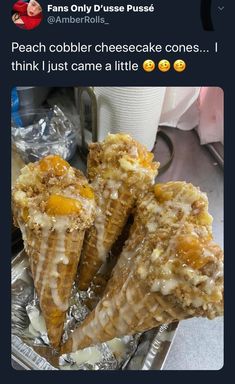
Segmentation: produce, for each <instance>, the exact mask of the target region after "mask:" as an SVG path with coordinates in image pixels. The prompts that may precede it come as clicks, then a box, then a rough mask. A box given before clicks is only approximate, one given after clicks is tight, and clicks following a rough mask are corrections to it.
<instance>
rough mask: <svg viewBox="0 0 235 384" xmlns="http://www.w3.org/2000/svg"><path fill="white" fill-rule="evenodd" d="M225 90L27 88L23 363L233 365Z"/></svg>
mask: <svg viewBox="0 0 235 384" xmlns="http://www.w3.org/2000/svg"><path fill="white" fill-rule="evenodd" d="M223 124H224V115H223V91H222V89H221V88H218V87H79V86H76V87H67V88H64V87H50V88H49V87H48V88H47V87H31V86H29V87H15V88H13V89H12V92H11V135H12V262H11V270H12V273H11V274H12V283H11V290H12V291H11V298H12V305H11V310H12V324H11V330H12V366H13V368H14V369H16V370H24V369H26V370H69V371H70V370H73V371H76V370H218V369H221V368H222V366H223V314H224V280H223V269H224V257H223V134H224V133H223V131H224V130H223Z"/></svg>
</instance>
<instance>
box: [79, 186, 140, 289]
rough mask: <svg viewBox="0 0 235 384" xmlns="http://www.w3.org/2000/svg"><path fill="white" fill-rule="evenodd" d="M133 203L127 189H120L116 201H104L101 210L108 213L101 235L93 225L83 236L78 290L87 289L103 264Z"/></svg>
mask: <svg viewBox="0 0 235 384" xmlns="http://www.w3.org/2000/svg"><path fill="white" fill-rule="evenodd" d="M134 201H135V200H134V198H133V196H132V195H131V194H130V191H129V190H128V188H127V187H126V188H122V190H121V191H120V193H119V197H118V199H116V200H113V199H111V198H110V199H106V201H105V206H104V208H103V210H104V212H108V215H107V214H106V215H105V218H104V228H103V230H102V233H99V232H98V231H97V226H95V225H93V226H92V227H91V229H90V230H89V231H88V232H87V233H86V235H85V239H84V246H83V250H82V255H81V263H80V265H79V268H78V277H77V282H78V287H79V289H80V290H86V289H88V287H89V285H90V283H91V281H92V280H93V278H94V276H95V274H96V273H97V272H98V270H99V269H100V267H101V266H102V265H103V263H104V262H105V260H106V257H107V254H108V252H109V251H110V250H111V248H112V246H113V244H114V243H115V241H116V240H117V238H118V237H119V236H120V234H121V233H122V230H123V228H124V226H125V224H126V222H127V219H128V217H129V215H130V212H131V210H132V208H133V205H134ZM101 236H102V237H101ZM99 242H100V244H99Z"/></svg>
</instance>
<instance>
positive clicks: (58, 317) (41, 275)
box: [21, 226, 85, 347]
mask: <svg viewBox="0 0 235 384" xmlns="http://www.w3.org/2000/svg"><path fill="white" fill-rule="evenodd" d="M21 228H22V226H21ZM24 232H25V236H24V246H25V249H26V252H27V254H28V256H29V261H30V267H31V271H32V276H33V280H34V287H35V289H36V292H37V295H38V298H39V303H40V308H41V310H42V313H43V317H44V319H45V322H46V328H47V332H48V337H49V340H50V343H51V345H52V346H53V347H58V345H59V343H60V339H61V335H62V332H63V327H64V320H65V315H66V311H67V309H68V306H69V298H70V294H71V289H72V284H73V282H74V279H75V275H76V272H77V266H78V262H79V259H80V254H81V248H82V244H83V238H84V232H85V231H84V230H82V231H79V230H74V231H73V232H70V233H66V234H65V235H64V238H63V237H62V236H63V235H62V234H61V233H59V232H58V231H53V232H51V233H50V234H48V233H47V234H43V233H42V234H41V236H39V235H38V234H37V233H35V232H34V231H33V230H32V229H27V228H25V231H24ZM63 243H64V245H63ZM42 254H43V257H41V255H42Z"/></svg>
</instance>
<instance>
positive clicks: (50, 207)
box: [46, 195, 81, 216]
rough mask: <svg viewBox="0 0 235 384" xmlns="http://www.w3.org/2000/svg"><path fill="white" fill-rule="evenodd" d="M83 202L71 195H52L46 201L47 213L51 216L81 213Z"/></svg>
mask: <svg viewBox="0 0 235 384" xmlns="http://www.w3.org/2000/svg"><path fill="white" fill-rule="evenodd" d="M80 210H81V203H80V202H79V201H78V200H76V199H71V198H70V197H65V196H60V195H51V196H50V197H49V198H48V200H47V202H46V213H47V214H48V215H49V216H65V215H71V214H74V213H79V212H80Z"/></svg>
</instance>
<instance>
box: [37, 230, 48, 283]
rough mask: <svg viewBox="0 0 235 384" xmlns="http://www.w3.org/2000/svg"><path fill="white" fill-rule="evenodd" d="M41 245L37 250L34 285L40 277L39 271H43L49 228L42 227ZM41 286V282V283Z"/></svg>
mask: <svg viewBox="0 0 235 384" xmlns="http://www.w3.org/2000/svg"><path fill="white" fill-rule="evenodd" d="M41 236H42V238H41V246H40V251H39V259H38V264H37V266H36V274H35V280H34V282H35V285H37V284H38V282H39V279H40V277H41V273H42V271H43V264H44V262H45V260H46V253H47V250H48V238H49V229H48V228H47V227H46V228H42V234H41ZM42 288H43V284H42Z"/></svg>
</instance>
